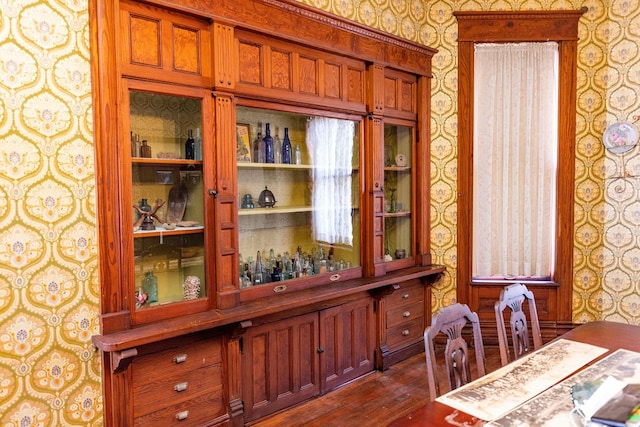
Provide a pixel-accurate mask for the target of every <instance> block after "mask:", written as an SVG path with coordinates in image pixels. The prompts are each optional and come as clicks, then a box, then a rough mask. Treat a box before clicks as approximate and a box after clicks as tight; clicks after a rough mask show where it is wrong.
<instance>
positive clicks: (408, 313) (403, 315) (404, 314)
mask: <svg viewBox="0 0 640 427" xmlns="http://www.w3.org/2000/svg"><path fill="white" fill-rule="evenodd" d="M409 316H411V312H410V311H409V310H407V311H405V312H404V313H402V317H409Z"/></svg>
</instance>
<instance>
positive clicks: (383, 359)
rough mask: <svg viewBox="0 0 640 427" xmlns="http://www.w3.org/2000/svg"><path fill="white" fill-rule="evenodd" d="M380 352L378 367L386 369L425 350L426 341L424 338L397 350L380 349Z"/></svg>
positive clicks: (382, 369)
mask: <svg viewBox="0 0 640 427" xmlns="http://www.w3.org/2000/svg"><path fill="white" fill-rule="evenodd" d="M380 350H381V351H380V354H379V357H378V360H377V363H376V365H377V366H376V368H377V369H379V370H381V371H386V370H387V369H389V367H390V366H391V365H395V364H396V363H398V362H401V361H403V360H405V359H408V358H409V357H411V356H415V355H416V354H419V353H422V352H424V342H423V341H422V340H420V341H416V342H414V343H412V344H409V345H408V346H406V347H402V348H399V349H396V350H388V349H386V348H381V349H380Z"/></svg>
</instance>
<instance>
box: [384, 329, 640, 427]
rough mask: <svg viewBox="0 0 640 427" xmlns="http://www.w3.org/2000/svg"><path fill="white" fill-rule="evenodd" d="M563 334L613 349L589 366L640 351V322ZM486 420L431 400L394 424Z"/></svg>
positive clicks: (470, 426) (471, 426)
mask: <svg viewBox="0 0 640 427" xmlns="http://www.w3.org/2000/svg"><path fill="white" fill-rule="evenodd" d="M559 338H564V339H568V340H572V341H578V342H583V343H586V344H592V345H596V346H599V347H604V348H607V349H608V350H609V351H608V352H606V353H604V354H603V355H602V356H600V357H599V358H598V359H596V360H594V361H593V362H591V363H590V364H588V365H587V366H589V365H591V364H593V363H595V362H597V361H598V360H601V359H602V358H604V357H606V356H607V355H609V354H611V353H612V352H614V351H616V350H618V349H627V350H631V351H636V352H640V326H633V325H627V324H624V323H617V322H590V323H585V324H584V325H580V326H578V327H577V328H575V329H573V330H571V331H569V332H567V333H566V334H563V335H561V336H560V337H559ZM585 367H586V366H585ZM583 369H584V367H583ZM572 374H573V373H572ZM425 384H426V378H425ZM455 412H458V414H454V413H455ZM454 415H455V416H454ZM447 418H449V419H453V420H454V421H453V422H449V421H447ZM465 423H466V424H465ZM483 424H484V422H483V421H482V420H479V419H477V418H475V417H472V416H471V415H468V414H465V413H464V412H460V411H457V410H456V409H454V408H452V407H450V406H447V405H445V404H443V403H440V402H430V403H427V404H425V405H424V406H422V407H420V408H418V409H416V410H414V411H413V412H410V413H409V414H406V415H404V416H402V417H400V418H398V419H397V420H395V421H393V422H392V423H391V424H390V426H393V427H401V426H433V427H441V426H447V425H457V426H462V425H464V426H467V427H480V426H482V425H483Z"/></svg>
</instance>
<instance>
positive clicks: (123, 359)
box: [111, 348, 138, 373]
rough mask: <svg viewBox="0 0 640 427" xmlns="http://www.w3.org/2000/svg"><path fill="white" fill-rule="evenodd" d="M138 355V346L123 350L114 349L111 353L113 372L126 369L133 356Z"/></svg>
mask: <svg viewBox="0 0 640 427" xmlns="http://www.w3.org/2000/svg"><path fill="white" fill-rule="evenodd" d="M137 355H138V349H137V348H128V349H126V350H122V351H114V352H112V353H111V369H112V370H113V372H114V373H115V372H122V371H126V370H127V368H128V367H129V365H130V364H131V362H132V361H133V358H134V357H136V356H137Z"/></svg>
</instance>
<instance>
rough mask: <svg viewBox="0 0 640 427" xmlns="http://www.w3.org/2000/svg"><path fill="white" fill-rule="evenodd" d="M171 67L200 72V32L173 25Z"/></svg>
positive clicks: (178, 69) (177, 69)
mask: <svg viewBox="0 0 640 427" xmlns="http://www.w3.org/2000/svg"><path fill="white" fill-rule="evenodd" d="M172 27H173V31H172V35H173V40H172V41H173V50H172V53H173V69H174V70H176V71H184V72H187V73H194V74H196V73H199V72H200V55H199V51H200V32H199V31H198V30H197V29H194V28H186V27H182V26H180V25H173V26H172Z"/></svg>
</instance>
